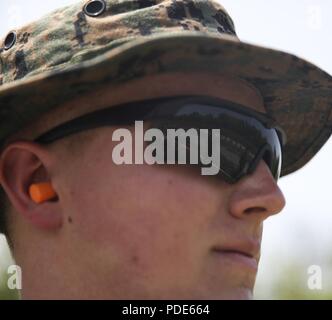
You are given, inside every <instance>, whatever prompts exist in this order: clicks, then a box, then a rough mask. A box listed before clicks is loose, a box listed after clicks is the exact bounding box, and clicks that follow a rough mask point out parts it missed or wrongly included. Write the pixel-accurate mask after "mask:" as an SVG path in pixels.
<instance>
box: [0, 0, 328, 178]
mask: <svg viewBox="0 0 332 320" xmlns="http://www.w3.org/2000/svg"><path fill="white" fill-rule="evenodd" d="M87 3H88V1H82V2H80V3H77V4H75V5H71V6H67V7H64V8H61V9H58V10H56V11H53V12H52V13H50V14H49V15H46V16H44V17H42V18H41V19H40V20H39V21H36V22H33V23H30V24H28V25H26V26H24V27H22V28H19V29H16V30H15V32H16V34H17V41H16V43H15V44H14V45H13V46H12V47H11V48H10V49H5V48H4V43H5V38H6V36H4V37H3V39H2V40H0V144H2V143H3V141H4V139H5V138H6V137H8V136H9V135H10V134H11V133H14V132H15V131H17V130H19V129H20V128H22V127H24V126H25V125H26V124H28V123H29V122H31V121H32V120H34V119H35V118H37V117H38V116H39V115H41V114H42V113H44V112H46V111H48V110H50V109H51V108H55V107H56V106H57V105H59V104H61V102H63V101H65V100H68V99H71V98H73V97H74V96H75V95H78V94H82V93H85V92H88V91H89V90H94V89H95V88H96V87H99V86H100V85H103V84H105V83H115V84H119V83H123V82H126V81H128V80H130V79H134V78H137V77H144V76H146V75H151V74H155V73H165V72H173V71H174V72H178V71H180V72H182V71H204V72H211V73H218V74H222V75H228V74H229V75H233V76H237V77H239V78H242V79H245V80H247V81H249V82H250V83H252V84H253V85H254V86H256V87H257V88H258V89H259V90H260V92H261V94H262V96H263V98H264V102H265V107H266V111H267V113H268V114H269V115H270V116H271V117H272V118H273V119H274V120H275V121H276V122H277V123H278V124H279V126H280V127H281V128H283V130H284V131H285V133H286V135H287V144H286V146H285V148H284V159H283V167H282V175H286V174H289V173H291V172H293V171H295V170H297V169H299V168H301V167H303V166H304V165H305V164H306V163H307V162H308V161H309V160H310V159H311V158H312V157H313V156H314V155H315V154H316V153H317V152H318V150H319V149H320V148H321V147H322V145H323V144H324V143H325V142H326V141H327V139H328V138H329V137H330V135H331V129H332V113H331V109H332V78H331V76H329V75H328V74H327V73H325V72H324V71H322V70H320V69H319V68H317V67H316V66H314V65H312V64H311V63H309V62H307V61H305V60H303V59H300V58H298V57H296V56H294V55H291V54H288V53H284V52H280V51H276V50H271V49H268V48H263V47H258V46H254V45H251V44H248V43H244V42H240V40H239V39H238V38H237V36H236V33H235V29H234V24H233V21H232V20H231V18H230V17H229V15H228V14H227V12H226V11H225V9H224V8H223V7H222V6H221V5H220V4H219V3H218V2H217V1H211V0H106V1H105V3H106V10H105V11H104V12H103V13H102V14H101V15H99V16H95V17H91V16H88V15H86V14H85V12H84V11H83V7H84V5H85V4H87ZM257 32H259V30H257ZM1 47H2V48H1ZM166 85H167V84H166ZM193 94H194V93H193Z"/></svg>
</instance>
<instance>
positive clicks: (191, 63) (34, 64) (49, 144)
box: [0, 0, 332, 299]
mask: <svg viewBox="0 0 332 320" xmlns="http://www.w3.org/2000/svg"><path fill="white" fill-rule="evenodd" d="M3 44H4V46H3V50H2V52H1V56H0V57H1V64H2V70H1V74H0V77H1V78H0V79H2V88H1V87H0V110H1V129H0V137H1V142H2V152H1V163H0V181H1V185H2V187H3V190H4V193H5V196H4V199H6V202H5V203H6V206H5V208H4V210H3V211H2V212H1V217H2V221H3V223H2V225H1V228H2V231H3V232H5V234H6V235H7V238H8V239H9V242H10V245H11V249H12V252H13V255H14V258H15V260H16V263H17V264H18V265H19V266H20V267H21V268H22V271H23V282H22V285H23V287H22V292H21V293H22V297H23V298H24V299H38V298H48V299H52V298H56V299H58V298H64V299H72V298H78V299H98V298H102V299H105V298H106V299H250V298H252V290H253V287H254V283H255V277H256V273H257V265H258V261H259V255H260V244H261V236H262V224H263V221H264V220H265V219H266V218H268V217H269V216H271V215H273V214H276V213H278V212H280V211H281V210H282V208H283V207H284V205H285V200H284V197H283V195H282V193H281V191H280V189H279V188H278V185H277V180H278V178H279V175H280V172H279V169H280V168H281V175H282V176H283V175H286V174H289V173H291V172H294V171H295V170H298V169H299V168H301V167H302V166H303V165H305V164H306V163H307V162H308V161H309V160H310V159H311V158H312V157H313V156H314V155H315V154H316V153H317V152H318V150H319V149H320V148H321V146H322V145H323V144H324V143H325V142H326V140H327V139H328V138H329V136H330V134H331V127H332V126H331V117H329V115H330V111H331V101H332V90H331V89H332V79H331V77H330V76H329V75H327V74H326V73H324V72H323V71H321V70H320V69H318V68H317V67H315V66H313V65H311V64H310V63H308V62H306V61H304V60H301V59H299V58H297V57H295V56H292V55H289V54H287V53H282V52H278V51H273V50H270V49H266V48H260V47H256V46H253V45H250V44H245V43H242V42H240V41H239V40H238V39H237V37H236V34H235V30H234V25H233V22H232V20H231V18H230V17H229V16H228V14H227V13H226V11H225V10H224V9H223V8H222V7H221V5H220V4H219V3H217V2H215V1H185V0H183V1H170V0H164V1H163V0H151V1H143V0H137V1H129V0H127V1H122V2H118V1H115V0H108V1H101V0H98V1H97V0H94V1H88V2H87V1H84V2H81V3H78V4H77V5H73V6H68V7H66V8H63V9H59V10H57V11H55V12H53V13H51V14H50V15H48V16H45V17H43V18H42V19H41V20H39V21H37V22H35V23H32V24H30V25H28V26H25V27H23V28H21V29H19V30H16V31H15V32H11V33H9V34H8V35H7V36H6V37H5V39H4V41H3ZM188 96H190V99H191V100H190V103H189V102H186V103H185V102H181V101H182V100H180V99H183V97H188ZM208 97H209V98H210V99H212V98H213V99H214V100H213V102H212V100H209V98H208ZM160 98H162V99H160ZM167 98H172V99H173V100H171V99H168V100H167ZM153 99H154V100H153ZM157 99H159V100H157ZM185 99H187V98H185ZM151 100H153V102H151ZM183 101H185V100H183ZM186 101H189V100H186ZM210 101H211V102H210ZM131 102H134V103H132V104H130V103H131ZM188 108H189V109H190V108H191V109H190V110H189V109H188ZM105 110H106V111H105ZM121 110H122V111H121ZM123 110H125V111H123ZM143 110H144V112H143ZM146 110H147V111H146ZM188 110H189V111H188ZM193 110H194V111H193ZM180 111H181V113H179V112H180ZM145 112H146V113H145ZM177 112H178V113H177ZM146 114H147V115H148V116H146ZM183 114H185V116H186V117H185V122H181V121H182V120H183V118H181V115H182V116H183ZM86 115H88V116H87V117H84V116H86ZM156 115H157V116H156ZM216 115H221V117H219V118H218V117H216ZM81 116H83V118H82V117H81ZM166 118H167V121H170V122H167V121H166V120H165V119H166ZM142 119H148V120H149V121H150V122H151V123H152V125H155V126H156V127H157V128H171V127H173V126H174V127H178V128H181V127H182V125H183V124H184V123H186V124H188V125H189V127H191V126H193V127H197V128H198V127H201V126H203V125H200V124H199V123H203V122H204V121H205V122H206V119H210V121H208V123H211V127H218V128H221V131H222V134H224V135H223V137H224V140H222V141H221V149H220V150H221V151H220V155H221V159H224V162H222V163H221V168H220V174H219V175H218V176H203V175H201V174H200V171H199V170H197V166H194V167H193V166H189V165H180V164H174V165H170V164H165V165H158V164H154V165H149V164H147V163H143V164H132V165H118V164H116V163H115V162H114V157H113V151H114V149H115V148H116V146H117V142H116V141H114V139H112V137H113V136H114V133H115V132H116V130H117V129H123V128H126V129H128V130H130V132H132V133H133V134H134V126H133V120H142ZM225 119H226V120H227V121H226V120H225ZM71 120H73V121H71ZM129 120H131V121H129ZM215 124H218V126H215ZM54 128H55V129H54ZM145 128H146V127H145ZM281 132H283V133H281ZM286 138H287V140H286ZM134 142H135V143H136V144H137V143H138V142H137V140H136V139H135V141H134ZM201 147H203V146H202V144H201ZM262 147H264V148H262ZM265 147H266V148H267V149H265ZM281 150H282V157H283V162H282V163H281ZM280 166H281V167H280ZM34 188H35V190H34Z"/></svg>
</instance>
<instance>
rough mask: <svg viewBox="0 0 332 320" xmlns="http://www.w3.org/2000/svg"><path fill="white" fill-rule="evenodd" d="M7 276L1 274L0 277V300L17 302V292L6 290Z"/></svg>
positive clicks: (3, 273)
mask: <svg viewBox="0 0 332 320" xmlns="http://www.w3.org/2000/svg"><path fill="white" fill-rule="evenodd" d="M7 280H8V275H7V274H6V273H5V272H2V274H1V275H0V300H18V299H19V297H20V296H19V292H18V291H17V290H11V289H8V286H7Z"/></svg>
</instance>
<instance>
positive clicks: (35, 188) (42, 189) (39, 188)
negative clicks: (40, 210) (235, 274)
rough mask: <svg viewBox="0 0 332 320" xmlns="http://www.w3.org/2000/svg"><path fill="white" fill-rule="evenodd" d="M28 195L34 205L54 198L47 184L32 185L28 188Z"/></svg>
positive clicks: (54, 194) (52, 191)
mask: <svg viewBox="0 0 332 320" xmlns="http://www.w3.org/2000/svg"><path fill="white" fill-rule="evenodd" d="M29 194H30V197H31V199H32V200H33V201H34V202H36V203H42V202H44V201H47V200H50V199H53V198H55V197H56V193H55V191H54V189H53V187H52V185H51V184H50V183H49V182H41V183H34V184H32V185H31V186H30V188H29Z"/></svg>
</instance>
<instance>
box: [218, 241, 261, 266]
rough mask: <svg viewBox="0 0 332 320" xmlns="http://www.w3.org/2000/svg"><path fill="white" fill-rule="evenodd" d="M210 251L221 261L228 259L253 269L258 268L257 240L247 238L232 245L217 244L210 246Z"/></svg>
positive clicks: (258, 249) (258, 247)
mask: <svg viewBox="0 0 332 320" xmlns="http://www.w3.org/2000/svg"><path fill="white" fill-rule="evenodd" d="M212 252H213V253H214V254H215V255H216V256H217V257H218V258H221V261H223V262H225V261H228V262H230V263H232V264H238V265H241V266H242V267H243V266H244V267H249V268H251V269H254V270H257V268H258V261H259V253H260V244H259V242H258V241H252V240H248V241H242V242H237V243H236V244H232V245H220V246H219V245H217V246H214V247H213V248H212Z"/></svg>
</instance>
